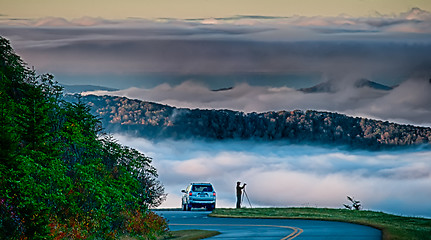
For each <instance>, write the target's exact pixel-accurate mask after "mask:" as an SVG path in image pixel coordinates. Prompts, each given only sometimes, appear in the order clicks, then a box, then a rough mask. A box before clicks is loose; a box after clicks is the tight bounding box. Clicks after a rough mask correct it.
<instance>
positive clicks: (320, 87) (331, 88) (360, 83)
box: [299, 78, 393, 93]
mask: <svg viewBox="0 0 431 240" xmlns="http://www.w3.org/2000/svg"><path fill="white" fill-rule="evenodd" d="M352 86H353V87H355V88H363V87H369V88H371V89H376V90H382V91H390V90H392V89H393V87H389V86H386V85H383V84H380V83H377V82H373V81H370V80H368V79H364V78H362V79H358V80H356V81H355V82H354V83H353V85H352ZM338 90H339V89H338V86H337V84H336V83H335V82H334V81H326V82H322V83H319V84H317V85H315V86H312V87H309V88H300V89H299V91H302V92H304V93H323V92H326V93H335V92H337V91H338Z"/></svg>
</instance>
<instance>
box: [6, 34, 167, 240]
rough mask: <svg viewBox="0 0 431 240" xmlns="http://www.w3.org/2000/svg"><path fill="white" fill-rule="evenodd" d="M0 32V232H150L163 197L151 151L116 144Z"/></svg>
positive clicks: (31, 235) (23, 235) (159, 222)
mask: <svg viewBox="0 0 431 240" xmlns="http://www.w3.org/2000/svg"><path fill="white" fill-rule="evenodd" d="M62 96H63V93H62V91H61V87H59V86H58V85H57V84H56V83H55V81H54V80H53V76H51V75H49V74H45V75H36V73H35V72H34V70H30V69H29V68H28V67H27V65H26V64H25V63H24V62H23V61H22V60H21V58H20V57H19V56H18V55H16V53H15V52H14V50H13V49H12V48H11V46H10V44H9V41H8V40H6V39H4V38H1V37H0V133H1V134H0V239H117V238H118V237H119V235H120V234H121V235H123V234H127V235H137V236H140V237H142V238H145V239H148V238H153V237H155V236H157V235H159V234H163V233H164V232H165V231H167V223H166V222H165V220H164V219H162V218H160V217H159V216H158V215H156V214H154V213H152V212H150V211H149V210H148V207H149V206H157V205H159V204H160V203H161V201H163V200H164V198H165V194H164V188H163V185H162V184H161V183H160V182H159V181H158V180H157V171H156V169H155V168H154V167H153V166H152V165H151V162H152V160H151V158H149V157H147V156H145V155H144V154H142V153H139V152H138V151H136V150H134V149H131V148H129V147H126V146H122V145H120V144H118V143H117V142H116V141H115V139H113V138H112V137H110V136H109V135H105V134H103V133H102V132H101V130H102V125H101V122H100V121H99V120H98V118H97V117H95V116H93V115H92V114H91V113H90V108H89V107H88V106H87V105H85V104H83V103H79V102H78V103H70V102H66V101H64V100H63V99H62Z"/></svg>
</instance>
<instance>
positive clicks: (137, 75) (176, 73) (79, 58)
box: [0, 8, 431, 124]
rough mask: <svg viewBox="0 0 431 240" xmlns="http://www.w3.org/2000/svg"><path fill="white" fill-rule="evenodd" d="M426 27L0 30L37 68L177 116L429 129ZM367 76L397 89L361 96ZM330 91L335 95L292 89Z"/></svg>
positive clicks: (400, 23) (280, 24)
mask: <svg viewBox="0 0 431 240" xmlns="http://www.w3.org/2000/svg"><path fill="white" fill-rule="evenodd" d="M212 21H213V23H211V22H212ZM11 24H12V25H11ZM430 24H431V14H430V13H429V12H427V11H423V10H421V9H417V8H413V9H411V10H410V11H408V12H405V13H400V14H397V15H391V16H385V15H377V14H376V15H375V16H372V17H362V18H354V17H349V16H339V17H321V16H315V17H303V16H288V17H283V16H282V17H277V16H276V17H271V16H253V15H251V16H233V17H230V18H214V19H185V20H184V19H155V20H148V19H140V18H130V19H124V20H106V19H101V18H88V17H85V18H81V19H72V20H66V19H61V18H45V19H37V20H14V21H12V20H10V19H7V18H5V19H2V20H1V23H0V25H1V26H0V32H2V34H3V36H5V37H9V38H10V39H11V42H12V45H13V47H14V48H15V49H16V50H17V52H18V53H19V54H20V55H21V56H23V58H24V60H25V61H27V62H28V63H29V65H30V66H34V67H35V69H37V70H38V71H39V72H50V73H53V74H54V75H55V76H56V79H57V80H58V81H59V82H61V83H64V84H68V85H72V84H93V85H102V86H106V87H113V88H119V89H123V91H121V92H117V93H116V94H120V95H125V96H128V97H132V98H140V99H144V100H151V101H156V102H162V103H166V104H171V105H174V106H179V107H190V108H198V107H199V108H232V109H235V110H240V111H246V112H250V111H259V112H260V111H268V110H288V109H316V110H327V111H338V112H342V113H347V114H350V115H354V116H369V117H376V118H379V119H385V120H386V119H387V120H396V121H401V122H411V123H415V124H429V120H428V119H431V118H430V107H429V104H427V102H429V94H426V91H427V90H429V88H428V87H429V85H427V84H426V81H427V79H429V78H430V76H431V72H430V69H431V55H430V54H429V52H431V43H430V39H431V25H430ZM17 25H19V26H17ZM362 78H365V79H370V80H373V81H377V82H379V83H383V84H387V85H389V86H392V85H400V86H399V87H398V88H396V89H395V90H393V91H391V92H390V93H383V92H379V91H372V90H370V89H367V88H361V89H356V88H353V87H352V85H353V83H354V82H355V81H357V80H358V79H362ZM414 78H417V79H420V81H422V83H421V84H422V85H421V84H419V82H420V81H417V82H418V83H417V84H414V83H413V82H412V81H408V79H414ZM324 81H332V82H334V83H335V84H336V85H337V87H338V88H339V91H338V92H337V93H336V94H327V93H321V94H308V95H305V94H303V93H300V92H297V91H295V89H296V88H301V87H311V86H312V85H313V84H317V83H319V82H324ZM424 82H425V83H424ZM130 87H135V88H130ZM229 87H234V89H233V90H231V91H221V92H211V91H210V90H209V89H217V88H229ZM127 88H130V89H127ZM138 88H142V89H138ZM125 89H127V90H125ZM412 93H415V94H412ZM406 96H408V97H406ZM420 97H422V98H420ZM395 110H396V111H395Z"/></svg>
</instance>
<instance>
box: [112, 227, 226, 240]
mask: <svg viewBox="0 0 431 240" xmlns="http://www.w3.org/2000/svg"><path fill="white" fill-rule="evenodd" d="M219 234H220V232H217V231H208V230H196V229H191V230H179V231H171V232H169V236H164V237H159V238H157V240H199V239H204V238H209V237H213V236H216V235H219ZM120 240H137V238H136V237H131V236H122V237H120Z"/></svg>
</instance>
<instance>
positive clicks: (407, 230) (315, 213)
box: [210, 208, 431, 240]
mask: <svg viewBox="0 0 431 240" xmlns="http://www.w3.org/2000/svg"><path fill="white" fill-rule="evenodd" d="M210 216H212V217H242V218H248V217H251V218H289V219H310V220H326V221H341V222H349V223H356V224H362V225H367V226H371V227H375V228H378V229H380V230H381V231H382V233H383V240H425V239H431V219H425V218H414V217H402V216H396V215H392V214H387V213H383V212H373V211H352V210H347V209H328V208H252V209H244V208H243V209H215V210H214V211H213V212H212V213H211V214H210Z"/></svg>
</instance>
